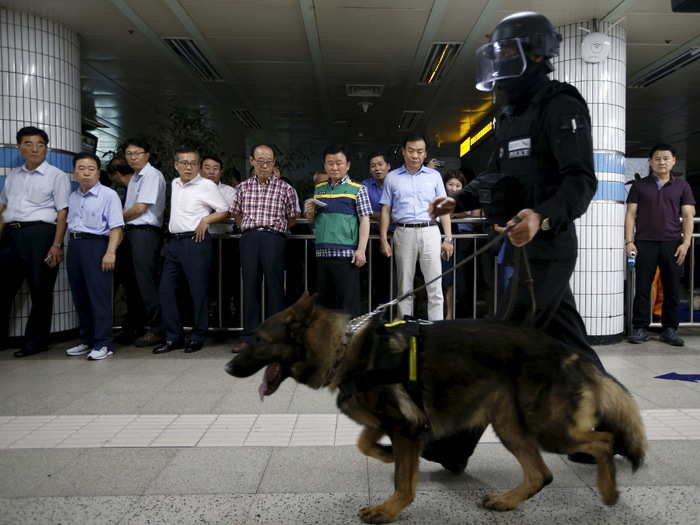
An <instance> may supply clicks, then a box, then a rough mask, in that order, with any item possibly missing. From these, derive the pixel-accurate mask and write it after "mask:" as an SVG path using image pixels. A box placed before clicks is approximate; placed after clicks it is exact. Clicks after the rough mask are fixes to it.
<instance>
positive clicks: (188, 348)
mask: <svg viewBox="0 0 700 525" xmlns="http://www.w3.org/2000/svg"><path fill="white" fill-rule="evenodd" d="M203 346H204V342H203V341H188V342H187V344H186V345H185V353H186V354H192V353H194V352H199V351H200V350H201V349H202V347H203Z"/></svg>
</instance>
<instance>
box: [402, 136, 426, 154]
mask: <svg viewBox="0 0 700 525" xmlns="http://www.w3.org/2000/svg"><path fill="white" fill-rule="evenodd" d="M419 140H422V141H423V142H425V151H428V149H430V144H429V143H428V139H427V138H426V137H425V135H423V134H421V133H409V134H408V135H406V137H404V139H403V141H402V142H401V147H402V148H403V149H406V144H408V143H409V142H417V141H419Z"/></svg>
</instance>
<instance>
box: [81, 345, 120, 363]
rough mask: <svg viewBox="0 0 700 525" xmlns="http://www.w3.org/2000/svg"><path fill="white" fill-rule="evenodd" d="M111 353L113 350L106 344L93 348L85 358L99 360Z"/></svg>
mask: <svg viewBox="0 0 700 525" xmlns="http://www.w3.org/2000/svg"><path fill="white" fill-rule="evenodd" d="M113 353H114V352H112V351H111V350H109V349H108V348H107V347H106V346H103V347H102V348H100V349H97V348H95V349H94V350H93V351H92V352H90V354H89V355H88V356H87V358H88V359H89V360H90V361H99V360H100V359H104V358H105V357H109V356H111V355H112V354H113Z"/></svg>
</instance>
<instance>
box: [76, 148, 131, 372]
mask: <svg viewBox="0 0 700 525" xmlns="http://www.w3.org/2000/svg"><path fill="white" fill-rule="evenodd" d="M73 166H74V176H75V179H76V180H77V181H78V189H76V190H75V191H74V192H73V193H71V195H70V197H69V199H68V238H69V242H70V243H69V246H68V258H67V263H68V264H67V269H68V280H69V281H70V287H71V292H72V294H73V303H74V304H75V308H76V310H77V311H78V319H79V321H80V344H79V345H77V346H74V347H72V348H69V349H68V350H66V354H67V355H69V356H81V355H85V354H88V356H87V358H88V359H89V360H91V361H97V360H100V359H104V358H106V357H109V356H110V355H112V352H113V349H112V282H113V279H112V275H113V272H114V264H115V262H116V253H117V246H119V243H120V242H121V239H122V226H124V219H123V215H122V213H123V212H122V203H121V200H119V195H117V192H116V191H114V190H113V189H111V188H108V187H106V186H103V185H102V184H100V159H99V158H98V157H97V156H95V155H93V154H92V153H79V154H78V155H76V156H75V158H74V159H73Z"/></svg>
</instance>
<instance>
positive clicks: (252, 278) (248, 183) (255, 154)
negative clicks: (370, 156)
mask: <svg viewBox="0 0 700 525" xmlns="http://www.w3.org/2000/svg"><path fill="white" fill-rule="evenodd" d="M250 163H251V165H252V166H253V176H252V177H250V178H248V179H246V180H245V181H243V182H241V183H240V184H239V185H238V187H237V188H236V195H235V196H234V198H233V205H232V206H231V214H232V215H233V217H234V218H235V219H236V222H237V223H238V227H239V228H240V229H241V232H242V235H241V270H242V271H243V333H242V334H241V340H240V341H239V342H238V343H237V344H236V345H235V346H234V347H233V352H240V351H241V350H243V349H245V348H246V346H248V345H250V343H251V342H252V341H253V340H254V339H255V329H256V328H257V327H258V325H259V324H260V297H258V294H259V290H260V284H261V281H262V277H263V275H264V276H265V290H266V292H267V293H266V297H265V305H266V307H267V313H268V314H269V315H272V314H275V313H277V312H279V311H280V310H282V309H284V306H285V304H284V265H283V261H284V249H285V244H286V240H287V231H288V230H289V227H290V226H292V225H293V224H294V222H295V221H296V217H297V216H298V215H299V201H298V199H297V194H296V192H295V191H294V188H292V187H291V186H290V185H289V184H287V183H286V182H284V181H283V180H282V179H280V178H278V177H274V176H273V174H272V170H273V168H274V166H275V152H274V151H273V150H272V148H271V147H269V146H266V145H264V144H260V145H257V146H255V147H253V149H252V151H251V155H250Z"/></svg>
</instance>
